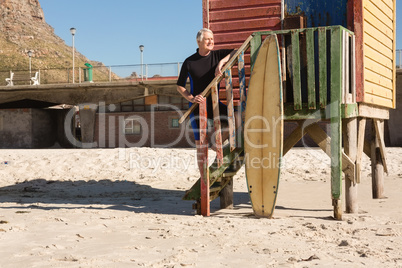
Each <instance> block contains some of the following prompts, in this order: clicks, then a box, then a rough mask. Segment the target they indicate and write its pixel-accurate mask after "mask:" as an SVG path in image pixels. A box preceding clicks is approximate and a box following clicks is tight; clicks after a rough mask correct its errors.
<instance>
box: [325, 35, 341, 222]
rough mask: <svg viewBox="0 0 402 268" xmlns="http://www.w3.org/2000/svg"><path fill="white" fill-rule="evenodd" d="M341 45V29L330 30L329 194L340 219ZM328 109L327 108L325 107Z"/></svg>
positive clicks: (336, 217)
mask: <svg viewBox="0 0 402 268" xmlns="http://www.w3.org/2000/svg"><path fill="white" fill-rule="evenodd" d="M341 47H342V31H341V30H340V29H334V30H332V31H331V48H334V49H331V103H330V105H329V109H330V116H331V195H332V204H333V206H334V218H335V219H337V220H341V219H342V208H341V200H340V199H341V192H342V162H341V161H342V114H341V99H342V83H341V80H342V52H341V51H340V50H338V49H335V48H341ZM327 109H328V108H327Z"/></svg>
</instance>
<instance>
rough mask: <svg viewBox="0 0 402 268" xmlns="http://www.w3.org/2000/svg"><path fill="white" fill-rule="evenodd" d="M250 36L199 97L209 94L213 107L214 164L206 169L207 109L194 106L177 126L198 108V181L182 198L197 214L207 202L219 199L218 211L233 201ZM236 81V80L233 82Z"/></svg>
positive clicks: (239, 160) (240, 150) (206, 213)
mask: <svg viewBox="0 0 402 268" xmlns="http://www.w3.org/2000/svg"><path fill="white" fill-rule="evenodd" d="M252 39H253V36H249V38H247V40H246V41H245V42H244V43H243V44H242V46H241V47H240V48H239V49H238V50H237V51H236V53H235V55H233V56H232V57H231V59H229V61H228V62H227V63H226V65H225V66H224V67H223V69H222V73H224V75H220V76H217V77H215V78H214V80H212V81H211V83H210V84H209V85H208V87H207V88H206V89H205V90H204V91H203V92H202V93H201V94H202V95H203V96H204V97H208V96H209V95H210V94H211V98H212V103H213V118H214V128H215V132H214V133H215V143H216V144H215V147H216V159H215V161H214V163H213V164H212V165H211V166H209V167H208V137H207V118H208V117H207V109H206V103H201V104H200V105H198V104H194V105H192V106H191V108H190V109H189V110H187V111H186V113H185V114H184V115H183V116H182V118H181V119H180V120H179V123H183V122H184V120H185V119H186V118H187V117H188V116H189V115H190V114H191V113H192V112H193V111H194V109H196V108H197V107H199V115H200V148H201V149H200V150H201V151H202V156H201V159H202V160H201V163H199V166H201V168H200V173H201V178H200V179H199V180H198V181H197V182H196V183H195V184H194V185H193V187H191V189H190V190H188V191H187V192H186V194H185V196H184V197H183V199H184V200H196V201H197V203H196V205H195V208H196V209H197V212H198V213H199V214H202V215H204V216H209V214H210V209H209V207H210V201H211V200H214V199H216V198H217V197H218V196H221V207H227V206H230V205H231V204H232V203H233V201H232V199H233V188H231V187H228V186H230V185H232V184H231V182H232V179H233V176H234V175H235V174H236V173H237V171H238V170H239V169H240V167H241V165H242V163H243V160H242V157H241V155H242V153H243V124H244V112H245V107H246V72H245V62H244V55H245V52H246V51H247V50H248V49H249V47H250V44H251V41H252ZM236 63H238V65H237V73H238V81H239V97H240V100H239V102H240V107H239V109H238V111H235V109H234V104H233V103H234V101H233V96H234V94H233V82H232V81H233V79H232V68H233V67H234V65H235V64H236ZM223 78H225V86H226V104H227V109H228V113H227V114H228V122H229V145H228V146H226V147H222V144H223V143H222V133H221V122H220V117H219V114H220V113H219V105H218V103H219V92H218V85H219V83H220V82H221V81H222V79H223ZM236 81H237V79H236ZM235 113H238V114H239V117H240V118H241V121H242V125H241V126H236V124H235Z"/></svg>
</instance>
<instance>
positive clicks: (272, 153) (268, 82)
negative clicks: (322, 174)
mask: <svg viewBox="0 0 402 268" xmlns="http://www.w3.org/2000/svg"><path fill="white" fill-rule="evenodd" d="M279 55H280V54H279V46H278V39H277V37H276V35H268V37H267V38H265V40H264V42H263V43H262V45H261V47H260V49H259V51H258V55H257V58H256V60H255V63H254V67H253V71H252V73H251V77H250V83H249V88H248V93H247V103H246V112H245V124H244V150H245V157H246V158H245V163H246V176H247V185H248V191H249V194H250V199H251V203H252V206H253V210H254V213H255V215H256V216H257V217H268V218H271V217H272V215H273V212H274V209H275V202H276V197H277V194H278V184H279V176H280V165H281V159H282V151H283V101H282V78H281V64H280V56H279Z"/></svg>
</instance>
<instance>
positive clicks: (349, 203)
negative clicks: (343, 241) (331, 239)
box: [343, 118, 359, 213]
mask: <svg viewBox="0 0 402 268" xmlns="http://www.w3.org/2000/svg"><path fill="white" fill-rule="evenodd" d="M343 126H344V132H343V133H344V141H343V142H344V149H345V153H346V155H347V156H349V158H350V159H351V160H352V161H353V162H354V163H355V162H356V155H357V118H350V119H344V120H343ZM345 202H346V213H357V212H358V209H359V206H358V202H357V182H356V172H353V173H345Z"/></svg>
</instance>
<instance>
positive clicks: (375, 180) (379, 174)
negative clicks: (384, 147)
mask: <svg viewBox="0 0 402 268" xmlns="http://www.w3.org/2000/svg"><path fill="white" fill-rule="evenodd" d="M376 136H377V131H376V126H375V123H373V125H372V126H371V182H372V196H373V198H375V199H377V198H384V166H383V164H382V161H381V152H380V148H379V147H380V145H379V142H378V138H377V137H376Z"/></svg>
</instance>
